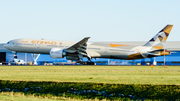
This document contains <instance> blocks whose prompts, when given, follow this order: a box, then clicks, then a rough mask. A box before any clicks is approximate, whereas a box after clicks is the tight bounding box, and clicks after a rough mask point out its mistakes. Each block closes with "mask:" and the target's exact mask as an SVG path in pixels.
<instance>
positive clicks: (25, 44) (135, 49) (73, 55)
mask: <svg viewBox="0 0 180 101" xmlns="http://www.w3.org/2000/svg"><path fill="white" fill-rule="evenodd" d="M172 27H173V25H166V26H165V27H164V28H163V29H162V30H161V31H159V32H158V33H157V34H156V35H155V36H154V37H153V38H151V39H150V40H149V41H148V42H147V43H146V44H145V45H143V46H132V45H126V44H114V43H101V42H88V39H89V38H90V37H85V38H83V39H82V40H80V41H79V42H76V43H75V42H71V41H53V40H44V39H42V40H36V39H15V40H10V41H9V42H7V43H6V44H5V45H4V47H5V48H7V49H9V50H11V51H14V52H15V56H14V57H15V58H17V56H16V53H17V52H23V53H38V54H49V55H50V56H51V57H52V58H64V57H66V59H67V60H75V61H76V62H77V63H80V64H83V65H94V62H92V61H91V59H92V58H109V59H125V60H133V59H143V58H151V57H157V56H163V55H170V54H171V52H170V51H168V50H165V49H163V46H164V44H165V42H166V40H167V38H168V36H169V34H170V31H171V29H172ZM83 58H87V59H88V61H87V62H84V61H83Z"/></svg>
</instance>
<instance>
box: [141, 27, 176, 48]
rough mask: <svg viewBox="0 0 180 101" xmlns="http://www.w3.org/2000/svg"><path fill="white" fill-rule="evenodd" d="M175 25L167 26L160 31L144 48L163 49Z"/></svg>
mask: <svg viewBox="0 0 180 101" xmlns="http://www.w3.org/2000/svg"><path fill="white" fill-rule="evenodd" d="M172 27H173V25H167V26H166V27H164V28H163V29H162V30H161V31H159V32H158V33H157V34H156V35H155V36H154V37H153V38H152V39H151V40H149V41H148V42H147V43H146V44H145V45H144V46H152V47H153V48H155V49H162V48H163V46H164V43H165V42H166V40H167V38H168V36H169V33H170V31H171V29H172Z"/></svg>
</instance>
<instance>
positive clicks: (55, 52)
mask: <svg viewBox="0 0 180 101" xmlns="http://www.w3.org/2000/svg"><path fill="white" fill-rule="evenodd" d="M49 54H50V56H51V57H52V58H64V56H66V52H65V51H64V50H63V49H60V48H52V49H51V50H50V52H49Z"/></svg>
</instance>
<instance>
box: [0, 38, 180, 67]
mask: <svg viewBox="0 0 180 101" xmlns="http://www.w3.org/2000/svg"><path fill="white" fill-rule="evenodd" d="M104 43H106V42H104ZM113 43H114V44H118V43H121V44H127V45H137V46H138V45H144V44H145V43H146V42H113ZM3 45H4V44H3V43H1V44H0V63H2V64H3V65H8V64H9V63H12V61H13V60H14V53H13V52H12V51H10V50H7V49H6V48H4V46H3ZM164 48H165V49H167V50H169V51H171V55H166V56H165V58H164V56H160V57H153V58H145V59H136V60H121V59H102V58H98V59H92V61H93V62H95V63H96V65H151V64H155V65H164V60H165V64H166V65H180V41H167V42H166V43H165V46H164ZM17 56H18V59H21V60H24V61H25V62H26V64H29V63H34V64H37V65H44V64H53V65H62V64H66V65H68V64H69V65H74V63H72V62H68V61H67V60H66V58H62V59H55V58H51V57H50V55H47V54H31V53H17ZM84 61H87V59H86V58H84Z"/></svg>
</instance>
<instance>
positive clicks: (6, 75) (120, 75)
mask: <svg viewBox="0 0 180 101" xmlns="http://www.w3.org/2000/svg"><path fill="white" fill-rule="evenodd" d="M179 78H180V66H167V67H166V68H163V66H155V67H154V68H153V70H152V68H151V67H150V66H0V79H1V80H22V81H27V80H28V81H58V82H95V83H116V84H168V85H169V84H170V85H179V84H180V80H179Z"/></svg>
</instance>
